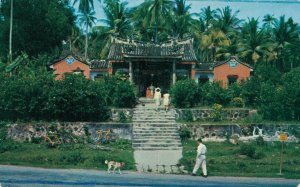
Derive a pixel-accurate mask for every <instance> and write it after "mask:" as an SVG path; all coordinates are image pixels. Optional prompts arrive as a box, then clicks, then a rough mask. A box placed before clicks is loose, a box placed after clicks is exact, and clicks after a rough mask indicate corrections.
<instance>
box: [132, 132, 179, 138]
mask: <svg viewBox="0 0 300 187" xmlns="http://www.w3.org/2000/svg"><path fill="white" fill-rule="evenodd" d="M133 137H155V138H159V137H179V135H178V133H177V132H174V133H154V134H149V133H134V134H133Z"/></svg>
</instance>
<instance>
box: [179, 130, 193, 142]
mask: <svg viewBox="0 0 300 187" xmlns="http://www.w3.org/2000/svg"><path fill="white" fill-rule="evenodd" d="M179 136H180V139H181V140H183V141H185V140H188V139H190V138H191V132H190V130H189V129H188V128H186V127H184V128H182V129H180V131H179Z"/></svg>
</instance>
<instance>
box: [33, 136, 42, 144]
mask: <svg viewBox="0 0 300 187" xmlns="http://www.w3.org/2000/svg"><path fill="white" fill-rule="evenodd" d="M42 141H43V138H42V137H32V138H31V143H34V144H39V143H41V142H42Z"/></svg>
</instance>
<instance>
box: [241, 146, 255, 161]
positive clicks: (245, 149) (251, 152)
mask: <svg viewBox="0 0 300 187" xmlns="http://www.w3.org/2000/svg"><path fill="white" fill-rule="evenodd" d="M239 154H241V155H247V156H248V157H250V158H254V157H255V147H254V146H253V145H249V144H242V145H241V147H240V150H239Z"/></svg>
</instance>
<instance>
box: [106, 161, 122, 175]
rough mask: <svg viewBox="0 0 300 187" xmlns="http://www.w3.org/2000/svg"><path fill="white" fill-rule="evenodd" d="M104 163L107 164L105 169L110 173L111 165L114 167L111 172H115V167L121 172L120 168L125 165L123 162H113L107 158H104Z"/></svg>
mask: <svg viewBox="0 0 300 187" xmlns="http://www.w3.org/2000/svg"><path fill="white" fill-rule="evenodd" d="M105 164H107V166H108V169H107V172H108V173H110V169H111V167H114V169H113V173H115V171H116V169H119V173H120V174H122V173H121V170H120V168H121V167H122V166H125V162H115V161H108V160H105Z"/></svg>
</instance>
